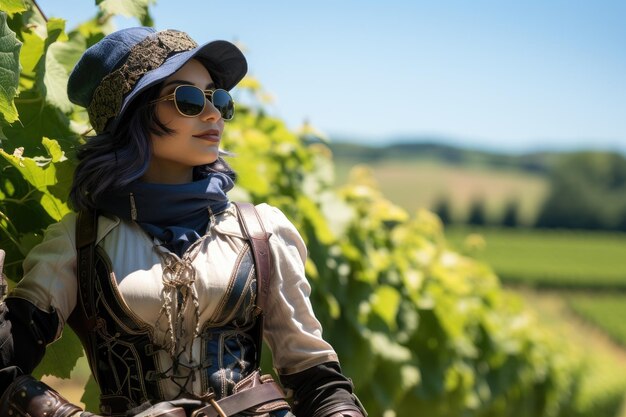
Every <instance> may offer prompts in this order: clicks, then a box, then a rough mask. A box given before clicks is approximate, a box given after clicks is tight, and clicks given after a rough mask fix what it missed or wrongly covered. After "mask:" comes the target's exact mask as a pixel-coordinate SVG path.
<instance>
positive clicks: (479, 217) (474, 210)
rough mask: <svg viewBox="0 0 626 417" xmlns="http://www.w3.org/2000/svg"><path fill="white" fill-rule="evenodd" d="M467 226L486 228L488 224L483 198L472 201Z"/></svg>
mask: <svg viewBox="0 0 626 417" xmlns="http://www.w3.org/2000/svg"><path fill="white" fill-rule="evenodd" d="M467 224H471V225H474V226H484V225H486V224H487V216H486V210H485V200H484V199H483V198H475V199H474V201H472V205H471V206H470V209H469V214H468V216H467Z"/></svg>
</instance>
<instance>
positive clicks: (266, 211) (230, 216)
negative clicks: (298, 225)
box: [215, 203, 295, 237]
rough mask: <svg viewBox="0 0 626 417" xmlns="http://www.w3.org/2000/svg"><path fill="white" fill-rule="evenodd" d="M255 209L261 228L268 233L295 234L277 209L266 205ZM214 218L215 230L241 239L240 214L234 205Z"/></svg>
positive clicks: (293, 229) (292, 227)
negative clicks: (215, 222)
mask: <svg viewBox="0 0 626 417" xmlns="http://www.w3.org/2000/svg"><path fill="white" fill-rule="evenodd" d="M255 208H256V212H257V214H258V215H259V218H260V219H261V222H262V224H263V227H264V228H265V230H266V231H267V232H268V233H270V234H272V235H283V234H285V233H293V232H295V227H294V225H293V223H291V221H290V220H289V219H288V218H287V216H285V214H284V213H283V212H282V211H281V210H280V209H279V208H277V207H274V206H272V205H269V204H267V203H261V204H257V205H256V206H255ZM216 218H217V224H216V226H215V228H216V229H217V230H219V231H220V232H222V233H226V234H230V235H236V236H239V237H243V230H242V227H241V219H240V214H239V212H238V211H237V208H236V207H235V204H234V203H231V204H229V206H228V207H227V208H226V210H224V211H223V212H222V213H220V214H219V215H218V216H216Z"/></svg>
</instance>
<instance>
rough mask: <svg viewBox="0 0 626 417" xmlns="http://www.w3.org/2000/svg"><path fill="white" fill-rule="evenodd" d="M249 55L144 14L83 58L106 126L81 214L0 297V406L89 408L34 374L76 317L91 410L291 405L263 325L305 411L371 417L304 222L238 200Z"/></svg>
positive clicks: (93, 115) (76, 74)
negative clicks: (318, 305)
mask: <svg viewBox="0 0 626 417" xmlns="http://www.w3.org/2000/svg"><path fill="white" fill-rule="evenodd" d="M246 71H247V64H246V60H245V58H244V56H243V55H242V54H241V52H240V51H239V50H238V49H237V48H236V47H235V46H234V45H232V44H230V43H228V42H225V41H214V42H210V43H207V44H205V45H202V46H198V45H197V44H196V43H195V42H194V41H193V40H192V39H191V38H190V37H189V36H188V35H187V34H185V33H184V32H179V31H174V30H166V31H161V32H155V31H154V30H153V29H151V28H143V27H142V28H130V29H124V30H120V31H118V32H115V33H113V34H111V35H108V36H106V37H105V38H103V39H102V40H101V41H100V42H98V43H97V44H95V45H94V46H92V47H91V48H89V49H88V50H87V51H86V52H85V54H84V55H83V56H82V57H81V59H80V60H79V62H78V63H77V65H76V67H75V68H74V70H73V72H72V74H71V75H70V79H69V83H68V95H69V97H70V100H72V102H74V103H76V104H78V105H80V106H83V107H85V108H87V111H88V114H89V118H90V121H91V124H92V126H93V128H94V129H95V131H96V133H97V135H96V136H94V137H92V138H90V139H88V141H87V143H86V144H85V145H84V146H83V147H82V149H81V150H80V151H79V160H80V162H79V165H78V167H77V170H76V173H75V177H74V183H73V187H72V190H71V195H70V200H71V202H72V204H73V206H74V208H75V209H76V211H78V212H80V213H81V214H80V215H79V216H78V220H77V216H76V215H75V214H72V215H68V216H67V217H65V218H64V219H63V220H62V221H61V222H59V223H57V224H54V225H52V226H51V227H50V228H49V229H48V230H47V232H46V236H45V238H44V241H43V242H42V243H41V244H40V245H39V246H37V247H36V248H35V249H33V250H32V251H31V253H30V254H29V255H28V257H27V258H26V260H25V262H24V271H25V275H24V277H23V279H22V280H21V282H20V284H19V285H18V287H17V288H15V289H14V291H13V292H12V293H11V294H10V295H9V296H8V297H7V299H6V301H5V303H3V304H2V312H1V314H2V315H1V317H0V336H1V338H2V339H1V341H0V343H1V344H0V346H1V347H0V368H1V369H0V390H2V391H3V392H4V394H3V396H2V399H1V400H0V415H3V416H5V415H28V416H36V417H40V416H41V417H43V416H47V417H50V416H55V417H65V416H82V417H86V416H90V415H92V414H90V413H87V412H83V411H82V410H81V409H80V408H78V407H77V406H75V405H72V404H69V403H68V402H67V401H66V400H65V399H63V398H62V397H61V396H60V395H58V394H57V393H56V392H55V391H53V390H52V389H51V388H50V387H47V386H46V385H45V384H43V383H41V382H39V381H36V380H34V379H33V378H32V377H31V376H29V373H30V372H31V371H32V370H33V369H34V368H35V366H36V365H37V363H38V362H39V361H40V360H41V358H42V356H43V354H44V350H45V346H46V345H47V344H49V343H51V342H53V341H54V340H56V339H57V338H58V337H59V336H60V335H61V331H62V329H63V327H64V325H65V324H66V323H67V324H69V325H70V326H72V328H73V329H74V330H75V331H76V333H77V334H78V335H79V337H80V338H81V340H82V341H83V345H84V347H85V351H86V352H87V356H88V359H89V363H90V367H91V369H92V372H93V373H94V376H95V378H96V381H97V382H98V384H99V386H100V390H101V393H102V395H101V409H100V414H99V415H105V416H111V415H113V416H122V415H124V416H147V415H150V416H176V417H182V416H186V415H193V416H203V415H206V416H208V415H221V416H223V415H268V416H286V415H292V414H291V412H290V411H289V406H288V404H287V403H286V402H285V401H284V399H283V398H282V397H281V396H280V395H278V394H277V392H278V393H281V392H280V391H279V390H277V389H276V385H275V384H274V383H273V381H271V380H270V379H271V378H269V377H268V376H260V374H259V372H258V370H257V369H258V362H259V352H260V348H261V337H263V338H264V339H265V340H266V341H267V343H268V345H269V346H270V348H271V350H272V358H273V363H274V367H275V369H276V370H277V372H278V374H279V376H280V379H281V382H282V384H283V386H284V387H285V388H287V389H288V390H290V391H292V392H293V401H292V404H293V410H292V412H293V413H294V414H295V415H297V416H299V417H301V416H314V417H326V416H363V415H365V411H364V410H363V409H362V407H361V406H360V405H359V403H358V400H357V399H356V397H355V396H354V394H353V393H352V384H351V382H350V380H349V379H347V378H346V377H345V376H343V375H342V373H341V370H340V368H339V363H338V360H337V355H336V354H335V352H334V350H333V349H332V347H331V346H330V345H329V344H328V343H326V342H325V341H324V340H323V339H322V337H321V327H320V325H319V322H318V321H317V320H316V318H315V316H314V315H313V312H312V310H311V306H310V302H309V299H308V295H309V292H310V287H309V285H308V283H307V281H306V278H305V277H304V262H305V259H306V248H305V246H304V244H303V241H302V239H301V237H300V236H299V234H298V232H297V231H296V230H295V228H294V227H293V225H292V224H291V223H290V222H289V221H288V220H287V219H286V217H285V216H284V215H283V214H282V213H281V212H280V211H279V210H278V209H276V208H273V207H270V206H268V205H265V204H262V205H259V206H257V207H256V209H252V210H250V208H249V207H248V208H247V209H244V208H241V209H238V207H236V206H235V204H232V203H230V202H229V200H228V197H227V192H228V190H230V189H231V188H232V186H233V181H234V177H235V174H234V172H233V171H232V170H231V169H230V167H229V166H228V165H227V164H226V163H225V161H224V160H223V159H222V157H221V153H220V146H219V145H220V141H221V137H222V132H223V129H224V121H225V120H228V119H230V118H232V117H233V114H234V105H233V102H232V98H231V97H230V95H229V93H228V90H230V89H232V88H233V87H234V86H235V85H236V84H237V83H238V82H239V81H240V80H241V79H242V78H243V76H244V75H245V73H246ZM256 216H258V218H259V219H260V220H256V222H257V223H254V222H255V220H254V218H255V217H256ZM77 222H78V223H79V224H78V226H77ZM250 222H252V223H250ZM263 229H264V230H265V231H267V233H268V234H265V232H263ZM249 230H256V231H257V232H258V233H261V234H260V235H258V234H257V235H255V236H256V237H257V238H258V237H259V236H261V238H260V239H256V238H252V237H255V236H250V235H251V234H252V233H248V231H249ZM259 230H260V232H259ZM267 236H270V237H269V240H268V238H267ZM255 242H257V243H255ZM259 242H260V243H259ZM263 242H265V243H263ZM263 244H266V245H269V250H268V251H263V250H262V245H263ZM259 248H261V249H259ZM77 249H78V254H77ZM264 254H265V255H264ZM77 275H78V276H77ZM257 284H258V286H259V287H261V288H259V290H258V291H257ZM265 297H266V298H267V299H266V300H265V301H264V302H261V300H264V299H265ZM261 335H262V336H261Z"/></svg>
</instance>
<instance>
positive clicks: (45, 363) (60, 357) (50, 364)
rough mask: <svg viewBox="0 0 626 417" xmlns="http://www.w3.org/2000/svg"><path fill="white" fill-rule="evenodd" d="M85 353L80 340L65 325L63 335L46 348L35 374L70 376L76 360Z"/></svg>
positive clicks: (36, 375)
mask: <svg viewBox="0 0 626 417" xmlns="http://www.w3.org/2000/svg"><path fill="white" fill-rule="evenodd" d="M83 354H84V352H83V348H82V345H81V343H80V340H79V339H78V337H77V336H76V334H75V333H74V332H73V331H72V330H71V329H70V328H69V327H65V329H63V336H62V337H61V338H60V339H59V340H57V341H55V342H54V343H52V344H50V345H49V346H48V347H47V348H46V355H45V356H44V359H43V360H42V361H41V363H39V365H38V366H37V368H35V370H34V371H33V376H34V377H35V378H41V377H42V376H43V375H54V376H57V377H59V378H69V377H70V373H71V372H72V369H74V366H76V361H78V359H79V358H80V357H81V356H83Z"/></svg>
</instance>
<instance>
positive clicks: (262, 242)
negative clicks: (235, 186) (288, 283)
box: [233, 202, 272, 311]
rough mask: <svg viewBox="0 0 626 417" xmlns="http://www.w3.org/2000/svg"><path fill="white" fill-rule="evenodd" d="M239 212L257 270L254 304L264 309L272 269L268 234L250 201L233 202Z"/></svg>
mask: <svg viewBox="0 0 626 417" xmlns="http://www.w3.org/2000/svg"><path fill="white" fill-rule="evenodd" d="M233 204H234V205H235V207H236V208H237V212H238V213H239V219H240V223H241V226H242V227H243V231H244V234H245V235H246V237H247V238H248V240H249V242H250V247H251V249H252V253H253V255H254V264H255V267H256V271H257V300H256V305H257V307H259V308H260V309H261V311H265V305H266V304H265V303H266V301H267V297H268V294H269V290H270V272H271V271H272V257H271V256H270V244H269V238H270V234H269V233H267V232H266V231H265V227H263V222H262V221H261V217H259V212H258V211H257V210H256V207H254V204H252V203H242V202H234V203H233Z"/></svg>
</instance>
